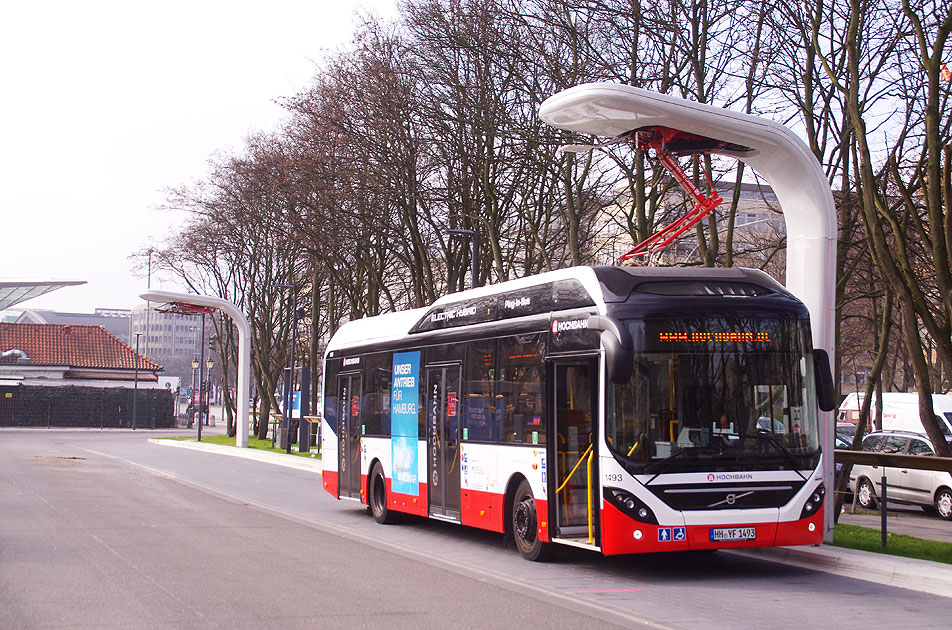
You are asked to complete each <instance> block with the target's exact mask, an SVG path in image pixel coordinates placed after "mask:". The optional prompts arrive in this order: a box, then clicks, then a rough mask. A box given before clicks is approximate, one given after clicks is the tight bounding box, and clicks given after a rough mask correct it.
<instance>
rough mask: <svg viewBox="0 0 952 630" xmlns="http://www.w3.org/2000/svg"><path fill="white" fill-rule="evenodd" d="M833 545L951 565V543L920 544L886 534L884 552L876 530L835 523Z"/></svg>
mask: <svg viewBox="0 0 952 630" xmlns="http://www.w3.org/2000/svg"><path fill="white" fill-rule="evenodd" d="M833 545H834V546H836V547H846V548H848V549H859V550H861V551H872V552H875V553H884V554H888V555H891V556H902V557H904V558H919V559H920V560H931V561H932V562H944V563H946V564H952V543H947V542H939V541H935V540H922V539H921V538H913V537H912V536H906V535H904V534H893V533H890V532H886V548H885V549H883V547H882V534H881V533H880V531H879V530H878V529H874V528H872V527H860V526H859V525H849V524H847V523H837V525H836V528H835V529H834V530H833Z"/></svg>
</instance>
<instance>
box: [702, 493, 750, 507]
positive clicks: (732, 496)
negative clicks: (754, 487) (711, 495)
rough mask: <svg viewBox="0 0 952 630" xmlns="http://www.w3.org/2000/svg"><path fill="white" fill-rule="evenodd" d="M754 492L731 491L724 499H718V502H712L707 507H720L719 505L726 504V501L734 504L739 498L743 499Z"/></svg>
mask: <svg viewBox="0 0 952 630" xmlns="http://www.w3.org/2000/svg"><path fill="white" fill-rule="evenodd" d="M752 494H753V492H742V493H740V494H734V493H733V492H731V493H730V494H728V495H727V496H726V497H724V499H723V500H721V501H718V502H716V503H712V504H710V505H709V506H707V507H709V508H714V507H718V506H721V505H724V504H725V503H726V504H727V505H734V504H735V503H736V502H737V499H743V498H744V497H749V496H750V495H752Z"/></svg>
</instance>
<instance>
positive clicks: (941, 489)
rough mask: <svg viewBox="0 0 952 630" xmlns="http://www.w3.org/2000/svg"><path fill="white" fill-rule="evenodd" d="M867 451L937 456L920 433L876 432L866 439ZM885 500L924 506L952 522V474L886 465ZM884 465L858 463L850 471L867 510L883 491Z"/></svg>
mask: <svg viewBox="0 0 952 630" xmlns="http://www.w3.org/2000/svg"><path fill="white" fill-rule="evenodd" d="M862 450H864V451H873V452H879V453H897V454H906V455H935V449H933V448H932V442H931V441H930V440H929V438H928V437H927V436H925V435H923V434H921V433H912V432H909V431H877V432H874V433H870V434H869V435H867V436H866V437H865V438H864V439H863V449H862ZM885 471H886V499H887V500H888V501H895V502H897V503H911V504H914V505H921V506H922V509H924V510H926V511H929V512H935V513H936V514H937V515H938V516H939V517H940V518H943V519H945V520H947V521H952V474H949V473H947V472H943V471H938V470H917V469H915V468H901V467H891V466H886V467H885ZM882 477H883V468H882V467H880V466H863V465H859V464H855V465H854V466H853V470H852V471H850V484H849V488H850V491H851V492H855V493H856V501H857V502H858V503H859V504H860V505H861V506H863V507H864V508H867V509H875V507H876V502H877V500H878V497H880V496H881V493H882Z"/></svg>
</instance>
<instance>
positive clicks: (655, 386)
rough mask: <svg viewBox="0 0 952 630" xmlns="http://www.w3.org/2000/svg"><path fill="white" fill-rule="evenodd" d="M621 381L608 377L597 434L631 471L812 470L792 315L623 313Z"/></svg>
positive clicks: (806, 367)
mask: <svg viewBox="0 0 952 630" xmlns="http://www.w3.org/2000/svg"><path fill="white" fill-rule="evenodd" d="M628 328H629V330H630V331H631V333H632V337H633V339H634V341H635V348H636V352H635V357H634V370H633V374H632V377H631V379H630V380H629V382H627V383H625V384H623V385H616V384H609V386H608V391H607V396H606V426H605V438H606V440H607V442H608V445H609V447H610V448H611V450H612V452H613V454H614V455H615V457H616V459H618V460H619V461H620V462H621V463H622V464H623V465H625V467H626V468H627V469H628V470H629V472H631V473H633V474H660V473H667V472H701V471H733V470H791V469H792V470H800V471H802V470H812V469H813V468H814V467H815V466H816V464H817V462H818V458H819V434H818V430H817V413H816V401H815V397H814V394H813V387H814V386H813V365H812V353H810V352H809V348H810V343H809V329H808V326H807V325H806V323H805V322H802V321H799V320H795V319H789V320H785V319H774V320H764V319H752V318H739V317H719V318H703V319H680V320H671V319H666V320H630V321H629V322H628Z"/></svg>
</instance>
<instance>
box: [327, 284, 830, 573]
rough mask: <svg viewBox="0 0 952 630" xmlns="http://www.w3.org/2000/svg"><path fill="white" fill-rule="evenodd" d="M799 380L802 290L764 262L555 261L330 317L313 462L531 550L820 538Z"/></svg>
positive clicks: (391, 504) (814, 374)
mask: <svg viewBox="0 0 952 630" xmlns="http://www.w3.org/2000/svg"><path fill="white" fill-rule="evenodd" d="M818 382H820V383H821V384H822V385H821V387H822V388H823V390H822V395H821V399H823V400H829V399H830V398H831V396H830V386H831V384H832V380H831V378H830V376H829V364H828V359H827V357H826V354H825V353H824V352H823V351H822V350H816V351H814V350H813V348H812V343H811V333H810V318H809V314H808V312H807V308H806V307H805V306H804V305H803V304H802V303H801V302H800V301H799V300H798V299H797V298H795V297H794V296H793V295H792V294H791V293H790V292H788V291H787V290H786V289H785V288H784V287H783V286H781V285H780V284H778V283H777V282H776V281H774V280H773V279H771V278H770V277H769V276H767V275H766V274H764V273H761V272H759V271H755V270H749V269H649V268H639V267H576V268H571V269H564V270H559V271H552V272H548V273H544V274H540V275H537V276H531V277H526V278H522V279H519V280H513V281H510V282H505V283H501V284H497V285H494V286H488V287H482V288H477V289H472V290H469V291H464V292H461V293H457V294H453V295H448V296H446V297H444V298H441V299H440V300H438V301H437V302H436V303H434V304H433V306H431V307H430V308H423V309H416V310H411V311H405V312H398V313H393V314H388V315H382V316H379V317H371V318H367V319H362V320H356V321H352V322H349V323H347V324H345V325H344V326H342V327H341V328H340V330H339V331H338V332H337V333H336V334H335V335H334V337H333V338H332V339H331V341H330V344H329V346H328V349H327V353H326V355H325V361H324V404H325V406H324V423H325V426H324V427H323V428H324V432H323V436H324V438H323V449H324V451H323V457H324V481H323V483H324V487H325V488H326V490H327V491H328V492H330V493H331V494H332V495H334V496H336V497H339V498H341V499H348V500H353V501H359V502H360V503H362V504H366V505H368V506H369V510H370V512H371V513H372V514H373V516H374V517H375V518H376V520H377V521H379V522H381V523H386V522H388V521H391V520H392V519H393V517H394V515H395V513H407V514H415V515H419V516H424V517H430V518H436V519H440V520H444V521H451V522H455V523H459V524H461V525H467V526H472V527H479V528H483V529H487V530H492V531H497V532H501V533H505V534H506V535H508V536H511V537H512V538H513V539H514V541H515V544H516V547H517V548H518V549H519V551H520V552H521V553H522V555H523V556H525V557H526V558H528V559H533V560H535V559H541V558H544V557H545V556H547V555H548V554H549V552H551V551H552V550H553V549H554V548H555V547H556V546H557V545H570V546H575V547H583V548H587V549H592V550H597V551H600V552H601V553H604V554H626V553H637V552H657V551H677V550H696V549H719V548H735V547H753V546H770V545H797V544H818V543H820V542H822V538H823V529H824V528H823V506H824V499H825V493H824V482H823V475H822V473H823V461H822V460H823V458H824V457H825V456H826V455H824V454H823V453H822V452H821V448H820V444H821V441H820V436H819V431H818V424H819V423H818V412H817V405H818V403H817V383H818ZM828 404H829V403H824V405H828Z"/></svg>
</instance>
